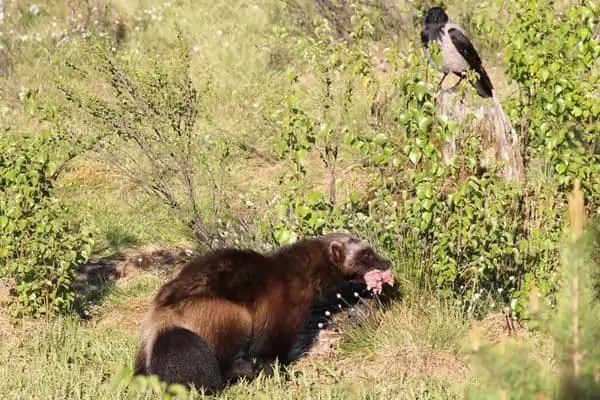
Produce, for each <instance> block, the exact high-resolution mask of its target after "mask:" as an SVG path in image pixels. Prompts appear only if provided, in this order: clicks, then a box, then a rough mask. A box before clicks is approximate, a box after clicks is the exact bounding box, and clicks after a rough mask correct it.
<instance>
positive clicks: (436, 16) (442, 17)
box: [425, 7, 448, 25]
mask: <svg viewBox="0 0 600 400" xmlns="http://www.w3.org/2000/svg"><path fill="white" fill-rule="evenodd" d="M446 22H448V15H447V14H446V12H445V11H444V9H443V8H442V7H431V8H430V9H429V11H427V14H426V15H425V24H426V25H432V24H440V25H441V24H445V23H446Z"/></svg>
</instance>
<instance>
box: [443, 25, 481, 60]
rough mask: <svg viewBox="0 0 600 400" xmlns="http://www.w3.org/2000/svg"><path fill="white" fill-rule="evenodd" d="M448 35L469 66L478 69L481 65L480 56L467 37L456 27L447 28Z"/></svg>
mask: <svg viewBox="0 0 600 400" xmlns="http://www.w3.org/2000/svg"><path fill="white" fill-rule="evenodd" d="M448 35H449V36H450V40H451V41H452V44H453V45H454V47H455V48H456V50H458V52H459V53H460V54H461V55H462V56H463V57H464V58H465V60H466V61H467V62H468V63H469V65H470V66H471V68H473V69H474V70H478V69H479V68H480V67H481V58H479V54H477V50H475V47H473V43H471V41H470V40H469V38H468V37H466V36H465V34H464V33H462V32H461V31H459V30H458V29H456V28H450V29H448Z"/></svg>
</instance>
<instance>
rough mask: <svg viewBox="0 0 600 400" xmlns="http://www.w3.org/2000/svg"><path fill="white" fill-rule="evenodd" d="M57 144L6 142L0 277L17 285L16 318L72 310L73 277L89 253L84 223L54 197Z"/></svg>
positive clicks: (49, 140)
mask: <svg viewBox="0 0 600 400" xmlns="http://www.w3.org/2000/svg"><path fill="white" fill-rule="evenodd" d="M55 144H56V141H55V139H54V138H53V137H52V136H51V135H49V134H47V133H44V134H40V135H37V136H24V137H22V138H20V139H18V140H14V139H7V138H3V139H2V146H1V147H2V152H1V153H0V231H2V235H0V264H1V265H2V269H1V270H0V273H1V274H2V276H4V277H7V278H9V279H10V280H11V281H13V282H14V283H15V287H14V295H15V297H14V298H13V299H12V300H13V301H12V303H13V305H14V308H13V310H14V313H13V314H14V315H15V316H21V315H32V316H41V315H51V314H56V313H62V312H65V311H67V310H69V309H70V307H71V306H72V305H73V302H74V300H75V296H74V292H73V289H72V286H71V285H72V281H73V277H74V273H75V271H76V269H77V267H78V266H79V265H80V264H81V263H83V262H85V261H86V259H87V257H88V256H89V255H90V251H91V245H92V243H91V240H90V237H89V235H88V234H87V233H86V232H85V230H83V229H82V226H81V221H80V220H79V219H77V218H76V217H75V216H73V215H72V213H70V212H69V209H68V207H67V206H66V205H65V204H64V203H62V202H60V201H58V200H56V199H55V198H53V197H52V189H53V185H54V180H55V176H56V175H55V173H56V170H57V168H56V165H55V164H54V162H53V158H52V157H51V154H52V153H53V151H55V150H56V149H57V147H56V145H55Z"/></svg>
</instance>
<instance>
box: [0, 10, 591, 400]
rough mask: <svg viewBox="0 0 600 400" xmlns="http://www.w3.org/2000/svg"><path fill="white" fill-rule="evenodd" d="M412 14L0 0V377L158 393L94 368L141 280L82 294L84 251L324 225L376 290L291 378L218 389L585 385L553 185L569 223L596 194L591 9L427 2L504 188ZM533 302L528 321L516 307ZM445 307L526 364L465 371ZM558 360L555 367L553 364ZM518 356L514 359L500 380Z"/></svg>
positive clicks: (73, 391) (362, 393)
mask: <svg viewBox="0 0 600 400" xmlns="http://www.w3.org/2000/svg"><path fill="white" fill-rule="evenodd" d="M430 5H432V4H429V3H427V2H410V1H400V0H398V1H386V0H369V1H361V2H358V1H352V0H349V1H341V2H334V1H328V0H323V1H317V2H310V1H304V0H287V1H284V2H276V1H273V0H255V1H241V0H239V1H238V0H235V1H230V2H225V3H222V4H221V3H217V2H209V1H190V0H178V1H170V2H164V1H154V0H147V1H144V2H133V1H129V0H75V1H71V2H52V1H38V2H27V1H14V0H12V1H8V0H4V1H0V90H1V91H2V93H1V94H2V96H1V100H0V103H1V104H0V126H1V127H2V137H1V138H0V143H1V145H2V149H3V151H2V153H1V154H0V166H1V169H0V192H1V196H0V228H1V229H2V235H0V265H2V267H1V268H2V269H1V270H0V274H1V275H2V277H3V278H4V283H3V287H5V288H6V291H5V292H6V293H5V296H3V298H5V299H6V300H7V303H8V304H7V308H6V310H8V311H6V313H7V315H9V314H10V316H11V317H12V320H11V322H16V321H19V322H20V324H19V325H18V326H13V325H12V324H9V323H8V321H9V320H8V318H6V319H5V320H4V319H3V320H1V321H0V325H1V328H0V334H1V335H2V337H3V338H7V340H6V345H3V348H2V350H0V365H1V366H0V393H5V394H7V395H8V396H9V397H11V398H40V399H42V398H43V399H48V398H52V399H54V398H70V399H72V398H90V397H102V398H107V399H108V398H124V397H127V398H129V397H131V398H152V397H153V396H155V394H152V393H153V392H161V391H162V390H163V389H162V388H160V387H159V386H160V385H159V384H158V383H157V382H150V383H149V382H147V381H146V380H141V381H139V382H137V383H138V387H137V388H132V387H130V386H126V385H125V384H124V383H123V381H122V380H119V379H118V378H119V377H121V374H120V371H121V369H122V367H123V366H127V365H130V364H131V357H132V356H133V351H134V347H135V344H136V341H137V336H136V329H137V321H139V318H140V316H141V314H142V313H143V312H144V310H145V306H146V305H147V301H148V299H149V298H150V296H151V295H152V293H153V291H154V290H155V289H156V288H157V287H158V286H159V285H160V283H161V282H162V281H163V280H164V276H162V275H160V274H155V273H143V274H141V275H140V276H138V277H135V278H132V279H129V280H124V281H122V282H118V283H117V284H113V283H110V282H108V283H103V284H102V283H101V284H100V288H99V289H98V291H97V292H95V293H94V294H93V296H92V297H85V298H84V297H83V296H79V294H80V293H78V288H77V285H76V283H77V279H76V277H77V276H78V275H77V274H78V271H81V270H82V269H85V267H89V265H90V264H89V263H88V262H93V263H95V264H94V265H96V264H97V263H99V262H100V263H105V264H107V265H108V264H110V263H111V262H112V260H115V259H119V258H121V257H123V256H124V254H128V251H130V249H131V248H132V247H133V248H137V247H138V246H142V245H149V244H154V245H160V246H163V247H173V246H180V247H181V246H183V247H188V248H192V249H194V250H197V251H203V250H205V249H208V248H214V247H219V246H226V245H235V246H250V247H253V248H257V249H263V250H268V249H271V248H274V247H276V246H279V245H282V244H285V243H291V242H294V241H295V240H297V239H298V238H300V237H303V236H306V235H319V234H323V233H327V232H331V231H333V230H348V231H352V232H355V233H357V234H358V235H360V236H361V237H363V238H365V239H366V240H368V241H369V242H371V243H372V244H373V245H374V246H375V247H376V248H377V249H378V250H379V251H381V252H382V253H383V254H385V255H386V256H388V257H390V258H391V259H392V260H393V261H394V270H395V273H396V275H397V277H398V282H399V283H400V290H401V292H402V294H403V296H402V300H401V301H399V302H396V303H394V304H393V306H392V307H391V308H390V309H389V310H386V311H385V312H383V311H381V312H378V316H377V317H376V318H374V319H372V320H371V319H369V321H366V322H365V323H363V324H361V326H352V325H350V326H346V327H345V329H344V339H343V341H342V344H341V346H340V347H339V348H338V349H337V351H336V352H335V354H334V355H332V356H331V357H330V358H328V359H326V360H324V361H314V360H313V361H311V362H309V363H308V365H306V366H300V365H299V366H297V367H294V377H293V379H292V380H291V381H290V380H286V379H284V377H283V376H279V375H278V376H277V377H276V378H275V379H271V380H267V379H259V380H258V381H257V382H253V383H251V384H241V385H238V386H236V387H234V388H231V389H230V390H228V391H227V392H226V393H225V394H224V396H223V397H224V398H238V397H240V398H241V397H244V398H246V397H251V398H255V397H256V398H262V397H265V398H288V397H289V398H305V397H306V398H444V399H447V398H462V397H463V394H464V393H465V389H468V390H467V392H468V393H469V394H473V395H474V396H476V397H477V396H480V394H479V393H485V394H487V395H490V396H491V393H492V392H493V391H492V390H491V388H492V387H494V388H495V387H497V386H500V389H499V391H498V396H507V395H508V394H510V398H513V397H519V396H520V397H523V398H531V393H537V394H540V393H544V395H545V396H548V397H553V398H554V397H557V398H558V397H560V396H562V395H563V394H564V393H569V391H570V392H571V393H575V392H576V391H578V392H579V393H581V396H582V397H580V398H588V397H589V396H590V393H593V392H594V389H595V385H597V383H596V382H595V379H596V378H595V375H594V374H595V371H596V369H595V368H596V365H597V358H595V356H594V354H595V353H594V351H592V350H591V348H590V349H589V351H588V350H586V347H585V346H586V344H587V343H592V344H593V343H594V337H595V336H594V335H595V332H597V331H598V330H597V329H596V328H597V327H596V325H595V324H596V322H594V320H593V318H586V317H584V316H581V315H580V314H581V313H580V312H579V311H576V309H577V310H584V309H585V310H587V309H589V310H593V309H594V307H595V303H594V301H595V300H594V299H593V296H592V294H593V287H594V284H595V282H596V275H595V270H594V265H595V264H594V261H595V259H597V255H598V248H600V246H598V244H597V243H598V242H597V241H596V238H595V236H594V234H595V232H590V233H589V239H588V242H589V243H590V244H589V245H585V246H587V247H585V246H584V245H582V244H580V242H579V241H575V243H574V244H573V243H568V242H567V243H566V244H565V246H566V247H564V249H563V247H561V246H563V243H565V242H564V240H563V239H564V238H563V236H564V235H563V232H564V228H565V227H566V226H567V216H568V210H569V208H568V207H567V205H568V194H569V192H570V191H571V190H572V187H573V184H574V182H575V180H576V179H579V181H580V182H581V190H582V193H581V194H577V195H576V197H577V196H583V197H581V199H582V200H581V202H580V203H581V204H579V203H577V204H579V206H575V205H572V206H571V209H572V210H573V209H577V210H579V211H577V212H575V211H571V213H572V214H573V213H575V214H577V215H578V217H576V221H582V220H583V216H582V215H585V216H587V218H588V221H590V222H589V226H592V227H593V226H595V225H596V224H597V218H598V211H599V210H600V163H599V160H598V157H599V154H600V129H599V128H600V127H599V126H598V124H599V122H598V121H599V118H598V117H599V114H600V100H599V99H600V96H599V94H600V93H599V89H600V87H599V81H598V79H599V78H598V77H599V76H600V75H599V74H598V58H599V55H600V44H599V42H598V39H599V36H600V30H599V17H600V8H598V6H597V5H596V4H595V3H593V2H585V1H584V2H579V3H577V4H570V3H568V2H556V1H547V0H536V1H533V2H531V1H529V2H525V1H520V0H511V1H495V0H488V1H482V2H481V1H479V2H454V3H453V2H447V4H446V5H447V10H448V12H449V14H450V15H451V16H452V17H453V18H454V19H455V20H456V21H458V22H460V23H461V24H463V25H464V26H465V27H466V28H467V29H468V30H469V32H470V33H471V36H472V37H473V40H474V42H475V44H476V47H477V48H478V50H479V52H480V55H481V56H482V59H483V60H484V64H485V66H486V69H487V70H488V72H489V73H490V75H491V77H492V81H493V82H494V85H495V87H496V91H497V95H498V96H499V100H500V102H501V104H502V107H503V108H504V110H505V111H506V113H507V114H508V116H509V118H510V122H511V124H512V126H513V127H514V129H515V131H516V134H517V137H518V138H519V140H520V143H519V147H520V151H521V153H522V156H523V160H524V165H525V179H523V180H519V181H513V180H507V179H505V175H504V174H503V166H502V164H501V163H500V162H498V160H499V159H501V158H502V157H501V154H499V152H500V151H501V148H500V147H499V146H498V143H497V142H496V140H495V137H494V135H493V132H492V129H491V127H490V125H489V124H488V123H487V122H488V121H486V120H483V121H482V120H481V119H478V118H477V115H480V114H477V112H476V110H477V107H478V106H482V107H484V108H486V107H487V108H493V105H492V104H491V103H486V101H484V100H481V99H478V98H477V97H476V96H473V91H472V89H471V88H470V87H468V86H466V85H465V91H466V93H464V96H465V97H464V99H463V101H464V103H463V104H469V106H468V107H467V109H468V110H472V111H473V114H472V115H470V116H468V118H466V119H465V120H460V119H458V118H457V116H456V115H455V114H453V113H452V112H448V109H447V108H446V107H444V106H443V104H442V103H441V101H440V97H439V96H438V95H437V93H436V88H437V85H438V82H439V78H440V75H439V74H437V73H436V72H435V70H434V69H433V68H432V65H431V63H430V62H429V61H428V60H426V59H425V58H424V56H423V54H422V51H421V49H420V42H419V40H420V39H419V29H420V27H421V24H422V18H423V15H424V12H425V10H426V9H427V8H428V7H429V6H430ZM459 96H462V94H461V95H459ZM456 107H457V109H458V108H460V107H463V108H464V107H465V106H464V105H463V106H460V105H457V106H456ZM452 141H454V143H455V145H456V151H455V152H454V154H453V155H452V157H447V153H446V152H445V146H446V145H447V144H448V143H451V142H452ZM577 198H579V197H577ZM583 199H585V201H583ZM574 207H575V208H574ZM577 207H579V208H577ZM573 218H574V217H572V218H571V221H573ZM577 224H579V223H578V222H577V223H575V225H577ZM581 224H582V222H581ZM571 225H573V223H571ZM586 237H587V236H586ZM586 243H587V242H586ZM578 246H579V247H578ZM581 246H583V247H581ZM561 249H563V250H562V251H561ZM139 260H142V258H139ZM86 263H88V264H86ZM140 263H141V261H140ZM569 266H571V267H569ZM577 266H581V267H577ZM584 266H585V268H584ZM573 277H579V278H578V279H579V281H580V282H585V284H586V285H590V286H589V287H588V286H585V287H575V288H573V285H572V282H573ZM531 293H535V296H536V297H535V298H536V299H538V300H536V301H539V305H537V306H533V307H532V306H531V304H532V301H531ZM577 293H584V295H582V296H583V297H582V298H583V299H584V300H582V301H580V302H579V303H578V304H579V305H578V306H577V307H573V304H572V303H573V301H572V299H573V298H575V297H577V296H576V294H577ZM573 296H575V297H573ZM585 296H587V297H585ZM566 299H569V300H566ZM585 302H588V304H587V305H585V306H582V305H583V304H585ZM534 305H535V304H534ZM540 309H544V310H546V311H544V312H542V311H539V310H540ZM548 310H550V312H549V314H553V313H556V312H558V314H557V315H559V316H560V317H558V318H556V319H555V320H554V321H555V324H554V325H552V324H548V323H546V322H544V323H540V322H539V321H540V320H543V321H546V320H545V319H544V318H541V317H540V315H541V314H543V315H546V314H548ZM552 310H555V311H552ZM574 310H575V311H574ZM90 313H92V314H93V317H92V318H91V321H88V322H84V321H82V320H81V318H80V314H83V315H89V314H90ZM540 313H541V314H540ZM544 313H546V314H544ZM572 315H576V317H577V318H571V317H572ZM40 316H45V317H46V318H44V320H43V321H42V320H39V319H38V320H35V319H31V318H28V317H40ZM51 316H52V317H53V318H50V317H51ZM22 317H27V318H22ZM580 317H581V318H580ZM576 320H577V321H580V322H577V323H576V322H575V321H576ZM470 324H475V326H476V328H477V329H475V331H476V332H479V331H483V332H484V333H485V334H486V335H487V337H488V338H489V339H491V341H492V342H500V343H499V346H500V347H499V348H500V349H503V348H504V347H507V346H505V345H506V343H507V340H506V337H505V336H506V334H505V333H503V331H504V328H505V327H506V328H507V329H508V330H509V331H510V332H509V333H510V334H511V336H515V335H516V336H517V339H511V340H516V341H517V344H518V346H517V350H516V352H515V354H520V353H523V351H522V349H523V348H522V347H519V346H526V348H527V355H528V357H529V358H528V360H525V361H527V362H525V361H523V360H520V359H519V361H515V360H516V356H515V355H514V354H513V353H510V350H509V351H508V352H507V353H506V352H505V353H502V352H501V351H500V350H498V348H497V346H496V347H493V351H489V352H488V351H486V352H484V353H480V352H477V355H478V356H479V357H478V358H476V360H479V361H482V360H483V361H485V362H483V364H481V363H479V364H477V362H476V363H473V364H472V363H470V362H469V359H468V357H469V354H470V351H469V349H468V348H466V347H465V346H464V345H465V344H468V342H469V341H468V340H467V337H468V332H469V330H470ZM580 324H581V325H582V326H585V327H586V328H585V329H579V328H576V326H579V325H580ZM583 324H585V325H583ZM519 325H522V326H525V327H527V328H528V330H525V329H522V328H519ZM515 326H516V327H517V328H515ZM515 329H516V331H515ZM588 332H589V333H588ZM575 338H577V339H575ZM580 339H581V340H580ZM478 340H479V339H477V340H475V342H477V341H478ZM574 341H576V342H577V343H576V344H574V345H571V344H572V343H574ZM3 343H4V340H3ZM511 343H512V342H510V341H509V346H508V347H509V348H510V349H513V347H511V346H512V344H511ZM565 343H568V344H569V345H568V346H567V345H566V344H565ZM471 344H473V340H471ZM475 348H476V349H478V350H479V349H480V346H478V345H475ZM485 349H486V350H487V347H485ZM580 353H581V354H586V357H587V358H586V362H585V363H583V364H581V363H579V364H581V365H583V367H573V368H574V370H575V369H577V368H580V369H577V371H575V372H572V371H571V370H570V369H568V368H566V367H564V365H567V364H568V363H567V364H565V363H564V362H563V363H561V362H560V360H564V359H565V357H567V358H568V357H575V359H578V357H580V356H579V354H580ZM498 354H501V355H500V356H499V355H498ZM502 354H513V355H512V356H511V357H512V358H510V359H509V361H508V362H503V361H502V360H503V359H502V358H501V357H503V356H502ZM497 357H500V358H497ZM489 360H492V361H489ZM486 363H487V364H486ZM489 363H492V365H504V364H506V365H507V366H506V371H505V370H504V368H498V371H496V372H494V371H492V372H493V373H492V375H493V376H492V379H491V380H487V379H486V374H485V373H484V372H485V370H486V369H485V368H483V371H482V370H481V369H479V368H477V366H478V365H479V366H481V365H484V366H485V365H488V364H489ZM531 363H533V364H531ZM577 364H578V363H577V362H573V363H572V364H568V365H573V366H575V365H577ZM526 365H527V366H530V365H536V366H537V367H536V368H533V367H532V368H529V367H528V371H529V372H530V373H531V374H534V375H532V376H533V377H532V378H531V379H527V380H526V381H519V380H518V379H516V378H524V375H523V368H524V366H526ZM538 367H539V368H538ZM488 370H489V368H488ZM581 370H583V372H581ZM48 371H52V373H51V374H50V373H48ZM532 371H535V373H534V372H532ZM538 371H539V372H538ZM571 372H572V373H571ZM511 374H513V375H511ZM32 377H33V378H32ZM125 377H126V378H127V376H126V374H125ZM553 377H561V379H559V380H558V381H559V382H561V384H562V386H561V385H559V386H556V385H554V384H553V379H554V378H553ZM125 381H127V379H126V380H125ZM140 385H141V386H140ZM586 396H588V397H586ZM504 398H506V397H504ZM571 398H573V397H571Z"/></svg>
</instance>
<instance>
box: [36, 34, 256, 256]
mask: <svg viewBox="0 0 600 400" xmlns="http://www.w3.org/2000/svg"><path fill="white" fill-rule="evenodd" d="M63 50H64V51H63V53H61V57H59V58H58V59H57V62H56V70H55V73H56V75H55V79H56V81H57V83H58V87H59V90H60V91H61V93H60V94H59V95H58V98H60V99H61V100H60V101H55V102H53V103H52V104H51V106H50V105H48V107H47V108H48V109H50V108H52V109H53V110H54V112H53V119H52V120H53V121H54V122H55V123H59V125H58V127H59V128H60V129H61V131H68V130H77V129H78V127H79V124H80V123H81V120H83V121H85V123H86V125H87V126H88V127H92V129H91V130H92V131H93V132H94V134H93V135H91V134H87V136H88V137H89V136H95V137H96V138H97V140H96V141H95V143H94V146H93V150H94V151H95V152H96V153H97V154H99V155H101V156H102V158H103V159H104V160H105V161H106V163H107V165H108V166H109V167H110V168H111V169H113V170H114V171H116V172H117V173H118V174H119V175H120V176H122V177H124V178H125V179H127V180H128V181H129V182H131V183H132V184H133V185H134V186H135V187H136V188H138V189H139V190H140V191H142V192H144V193H146V194H148V195H150V196H152V197H154V198H155V199H157V200H158V201H160V203H162V204H163V205H164V206H165V207H168V209H169V210H170V211H171V212H172V215H173V217H174V219H175V221H176V222H178V223H180V224H181V225H182V226H183V227H185V228H187V229H188V231H189V232H190V233H191V235H190V236H192V237H193V238H194V239H195V240H196V241H197V242H198V243H199V244H201V245H203V246H204V247H214V246H222V245H230V244H237V243H240V242H241V241H243V240H245V238H247V237H251V234H249V233H248V232H249V229H245V228H244V227H245V226H246V225H245V223H246V221H243V220H242V217H241V216H236V215H235V213H234V212H233V211H232V206H231V203H232V202H233V201H235V200H237V199H236V198H235V195H237V193H235V192H234V191H233V190H231V189H230V187H229V186H228V184H229V182H230V179H229V174H230V172H231V166H232V160H233V158H234V156H235V152H236V147H235V146H234V145H233V144H232V142H231V140H230V139H229V137H228V135H222V134H221V132H220V131H219V127H217V126H215V125H214V119H213V107H216V105H217V104H218V98H217V95H216V92H215V90H214V88H213V86H212V79H211V76H210V74H209V73H206V74H205V75H202V76H201V77H199V78H198V79H199V80H201V82H200V84H201V85H202V86H201V88H200V89H198V87H197V86H196V83H195V82H194V81H193V80H192V75H191V71H190V68H191V57H190V52H191V49H190V46H189V44H188V43H187V42H186V40H185V38H184V36H183V34H182V33H181V32H179V33H178V36H177V38H176V40H175V41H174V43H172V46H171V47H170V53H169V57H163V55H161V56H156V57H154V58H153V59H151V60H148V57H147V54H145V53H144V54H143V55H142V54H139V53H138V55H136V54H135V53H132V52H123V53H120V52H115V51H114V49H111V46H110V43H107V42H106V41H105V40H102V39H99V38H94V37H90V38H88V39H85V40H83V39H82V40H80V41H78V42H77V46H75V47H73V48H69V49H63ZM90 79H94V80H97V81H99V82H102V83H103V84H104V86H103V87H104V88H105V89H106V90H103V91H99V92H97V93H90V92H89V91H88V90H87V89H86V88H85V85H82V82H86V81H87V80H90ZM88 129H89V128H88ZM198 188H203V189H206V190H199V189H198ZM248 240H251V239H248Z"/></svg>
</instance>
